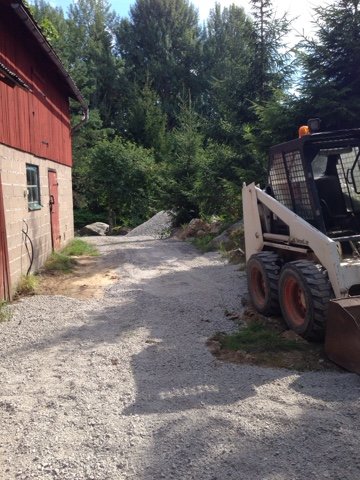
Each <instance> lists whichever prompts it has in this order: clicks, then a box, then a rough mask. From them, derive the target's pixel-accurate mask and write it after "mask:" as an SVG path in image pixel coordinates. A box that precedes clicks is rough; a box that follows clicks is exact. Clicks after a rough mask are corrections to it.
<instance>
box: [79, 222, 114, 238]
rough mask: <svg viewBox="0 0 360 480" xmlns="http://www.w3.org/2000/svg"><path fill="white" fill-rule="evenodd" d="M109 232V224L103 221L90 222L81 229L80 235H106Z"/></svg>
mask: <svg viewBox="0 0 360 480" xmlns="http://www.w3.org/2000/svg"><path fill="white" fill-rule="evenodd" d="M108 232H109V225H108V224H107V223H103V222H95V223H90V225H86V226H85V227H83V228H82V229H81V230H80V235H83V236H95V235H99V236H104V235H107V234H108Z"/></svg>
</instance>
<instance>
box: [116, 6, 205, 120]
mask: <svg viewBox="0 0 360 480" xmlns="http://www.w3.org/2000/svg"><path fill="white" fill-rule="evenodd" d="M199 36H200V29H199V25H198V15H197V12H196V10H195V8H194V6H193V5H192V4H190V3H189V2H188V1H187V0H136V1H135V3H134V5H133V6H132V7H131V8H130V19H122V20H121V21H120V23H119V25H118V27H117V29H116V38H117V49H118V51H119V53H120V55H121V58H123V59H124V61H125V64H126V66H127V71H128V75H129V77H130V78H131V79H132V80H133V81H136V82H137V83H138V84H139V85H146V84H147V83H148V82H149V80H150V81H151V82H152V85H153V86H154V88H155V89H156V93H157V95H158V96H159V98H160V99H161V103H162V107H163V109H164V112H165V113H166V114H167V115H168V116H169V117H170V122H171V123H173V121H174V119H175V116H176V114H177V112H178V98H179V96H181V95H182V94H183V92H188V91H190V92H191V95H192V96H193V97H194V96H196V94H197V93H198V91H199V86H198V83H199V79H198V76H197V75H196V73H197V71H198V67H199V62H200V44H199Z"/></svg>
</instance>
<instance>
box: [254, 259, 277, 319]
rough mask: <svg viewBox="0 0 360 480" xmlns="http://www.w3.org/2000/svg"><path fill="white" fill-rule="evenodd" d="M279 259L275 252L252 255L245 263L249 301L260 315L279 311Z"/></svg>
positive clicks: (273, 313)
mask: <svg viewBox="0 0 360 480" xmlns="http://www.w3.org/2000/svg"><path fill="white" fill-rule="evenodd" d="M280 269H281V260H280V257H279V255H277V254H276V253H275V252H260V253H256V254H254V255H252V256H251V257H250V258H249V260H248V262H247V265H246V273H247V279H248V289H249V295H250V298H251V301H252V303H253V305H254V307H255V308H256V310H257V311H258V312H259V313H261V314H262V315H275V314H278V313H279V312H280V306H279V297H278V281H279V273H280Z"/></svg>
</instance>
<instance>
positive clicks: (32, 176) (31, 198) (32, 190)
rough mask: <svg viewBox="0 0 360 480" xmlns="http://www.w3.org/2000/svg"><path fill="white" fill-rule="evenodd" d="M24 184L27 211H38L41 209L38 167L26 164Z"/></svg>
mask: <svg viewBox="0 0 360 480" xmlns="http://www.w3.org/2000/svg"><path fill="white" fill-rule="evenodd" d="M26 183H27V191H28V207H29V210H39V209H40V208H41V204H40V180H39V167H38V166H37V165H30V164H26Z"/></svg>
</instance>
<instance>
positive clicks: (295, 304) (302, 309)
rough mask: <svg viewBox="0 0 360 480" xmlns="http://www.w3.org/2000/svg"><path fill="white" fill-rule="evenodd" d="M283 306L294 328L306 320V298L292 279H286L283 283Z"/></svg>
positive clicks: (296, 282)
mask: <svg viewBox="0 0 360 480" xmlns="http://www.w3.org/2000/svg"><path fill="white" fill-rule="evenodd" d="M283 301H284V306H285V310H286V312H287V314H288V316H289V318H291V320H292V322H293V323H294V325H295V326H297V327H301V326H302V325H304V323H305V319H306V310H307V305H306V298H305V293H304V290H303V289H302V288H301V286H300V285H299V282H298V281H297V280H296V278H294V277H290V276H289V277H287V278H286V279H285V281H284V300H283Z"/></svg>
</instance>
